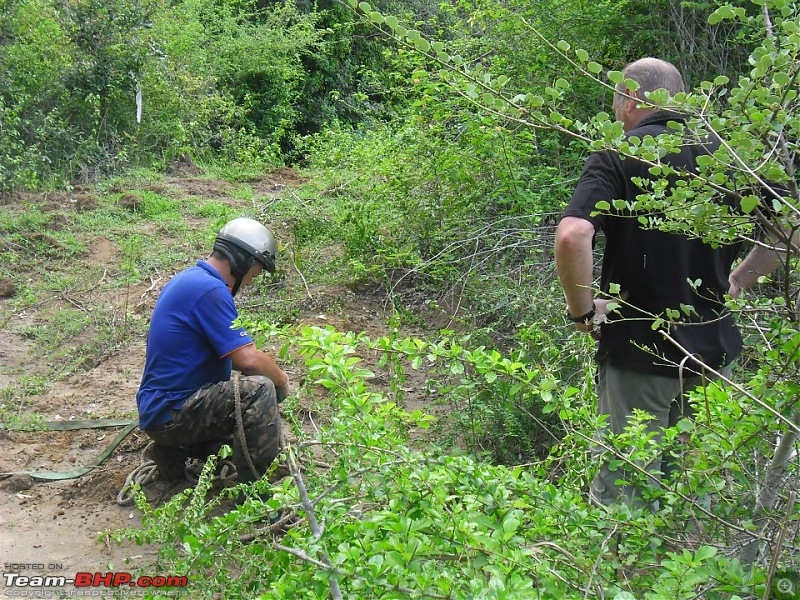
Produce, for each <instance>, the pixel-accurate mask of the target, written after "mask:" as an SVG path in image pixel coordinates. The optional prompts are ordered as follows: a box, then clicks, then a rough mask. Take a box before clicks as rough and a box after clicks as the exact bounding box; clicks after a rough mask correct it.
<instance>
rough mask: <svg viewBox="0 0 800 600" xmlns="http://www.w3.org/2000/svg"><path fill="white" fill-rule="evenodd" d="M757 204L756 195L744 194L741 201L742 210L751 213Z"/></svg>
mask: <svg viewBox="0 0 800 600" xmlns="http://www.w3.org/2000/svg"><path fill="white" fill-rule="evenodd" d="M756 206H758V198H757V197H756V196H745V197H744V198H742V201H741V208H742V212H744V213H751V212H753V210H754V209H755V207H756Z"/></svg>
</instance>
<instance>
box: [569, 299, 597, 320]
mask: <svg viewBox="0 0 800 600" xmlns="http://www.w3.org/2000/svg"><path fill="white" fill-rule="evenodd" d="M596 308H597V307H596V306H595V304H594V302H592V308H590V309H589V312H587V313H586V314H585V315H581V316H580V317H573V316H572V315H571V314H569V308H567V318H568V319H569V320H570V321H572V322H573V323H583V324H584V325H590V324H591V322H592V319H594V311H595V309H596Z"/></svg>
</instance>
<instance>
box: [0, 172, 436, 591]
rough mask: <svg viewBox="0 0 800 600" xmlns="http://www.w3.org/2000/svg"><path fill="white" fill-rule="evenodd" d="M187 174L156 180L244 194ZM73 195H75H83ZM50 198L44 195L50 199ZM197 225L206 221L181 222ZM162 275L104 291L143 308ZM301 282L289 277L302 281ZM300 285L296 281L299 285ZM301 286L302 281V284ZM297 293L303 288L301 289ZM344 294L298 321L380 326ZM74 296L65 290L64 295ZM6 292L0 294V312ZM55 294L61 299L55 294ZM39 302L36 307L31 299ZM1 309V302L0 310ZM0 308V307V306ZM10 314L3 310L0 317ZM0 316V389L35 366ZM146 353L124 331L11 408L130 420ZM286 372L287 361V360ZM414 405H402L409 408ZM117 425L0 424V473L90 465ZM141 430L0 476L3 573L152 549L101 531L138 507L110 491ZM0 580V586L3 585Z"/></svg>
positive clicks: (125, 567) (146, 556)
mask: <svg viewBox="0 0 800 600" xmlns="http://www.w3.org/2000/svg"><path fill="white" fill-rule="evenodd" d="M193 175H194V173H187V172H181V171H180V169H178V171H177V172H173V173H172V174H171V175H170V176H169V177H168V178H167V179H166V181H165V184H164V187H165V189H167V190H169V191H170V193H171V194H181V193H182V194H186V195H195V196H202V197H206V198H209V199H213V200H214V201H215V202H220V201H222V202H226V203H231V204H233V205H237V203H239V204H241V203H243V202H245V201H243V200H240V199H236V198H233V197H231V196H230V195H229V193H230V190H229V188H230V184H228V183H226V182H222V181H213V180H208V179H200V178H197V177H194V176H193ZM292 183H296V180H295V176H294V174H293V173H292V172H290V171H286V170H282V171H277V172H275V173H273V174H271V175H270V176H269V177H264V178H261V179H258V180H254V181H253V182H251V185H252V186H253V187H254V189H255V190H256V193H257V194H258V195H261V196H267V197H268V196H274V195H276V194H280V193H281V192H282V190H284V188H285V187H286V186H287V185H291V184H292ZM81 198H84V200H83V201H82V200H81ZM56 200H58V199H52V200H51V201H56ZM61 201H62V202H70V203H72V205H74V206H75V207H80V206H84V208H85V209H89V210H90V209H91V201H86V200H85V196H81V195H80V194H78V195H77V197H76V195H75V194H73V195H71V196H70V195H67V196H66V197H63V198H61ZM189 225H190V226H197V227H201V226H202V227H205V226H207V224H206V223H205V222H199V221H198V222H196V223H189ZM119 257H120V250H119V249H118V248H115V247H114V245H113V244H112V243H110V242H109V241H108V240H105V239H102V238H101V239H98V240H97V241H96V243H93V244H92V246H91V248H90V251H89V252H88V254H87V256H86V257H85V260H89V261H94V262H95V263H97V264H98V265H102V266H104V267H107V269H108V272H109V273H111V272H114V271H117V270H118V268H117V264H116V263H118V262H119ZM167 280H168V277H166V276H165V277H163V278H162V279H161V280H160V281H158V282H152V281H151V282H144V283H141V284H138V285H137V286H135V287H134V289H133V290H131V289H122V288H118V291H116V292H113V291H104V294H107V297H106V298H105V300H106V301H107V302H109V303H111V304H113V305H114V306H116V307H119V309H120V311H124V310H125V308H126V307H127V309H130V307H131V303H132V299H133V300H135V301H136V305H135V306H134V310H136V311H138V312H139V313H141V314H143V315H149V313H150V311H151V310H152V307H153V305H154V303H155V300H156V297H157V295H158V291H159V290H160V288H161V286H162V285H163V284H164V283H166V281H167ZM305 283H306V282H305V281H304V282H303V283H300V284H298V285H299V286H305ZM301 289H303V288H301ZM307 291H308V290H307ZM303 293H306V292H303ZM308 293H313V294H314V295H320V294H321V295H324V294H326V293H337V291H336V290H324V289H313V288H312V290H310V291H308ZM343 296H344V297H345V300H344V301H343V302H340V303H339V306H340V307H341V308H340V309H339V310H337V312H336V314H335V315H329V314H325V313H324V312H320V311H319V310H318V309H316V308H315V303H314V302H307V303H304V307H305V308H304V309H302V310H301V311H300V313H301V314H300V317H299V323H309V324H318V325H322V326H324V325H328V324H332V325H334V326H335V327H337V328H340V329H343V330H348V329H353V330H356V331H360V332H361V331H363V332H366V333H368V334H370V335H372V336H378V335H383V334H385V333H387V329H386V327H385V324H384V321H383V318H382V317H383V312H384V309H385V304H384V298H383V297H381V296H380V295H379V294H377V293H376V294H374V295H373V296H372V297H371V296H370V295H369V294H368V293H367V294H365V293H360V294H349V295H343ZM67 300H71V301H72V302H73V303H75V302H76V300H75V299H74V298H71V299H67ZM8 301H9V300H8V299H7V298H6V299H4V298H0V311H3V308H4V307H3V304H2V303H4V302H8ZM54 301H58V302H63V301H64V299H63V298H62V299H54ZM36 307H39V308H36ZM36 307H34V308H32V309H29V310H25V311H24V312H23V313H20V314H16V315H12V316H13V318H14V319H15V320H18V321H17V324H19V323H23V324H24V323H31V324H33V323H36V322H38V321H39V319H40V318H41V317H42V315H40V314H38V311H39V310H42V311H44V310H52V309H53V306H52V303H51V302H46V301H44V302H38V303H37V304H36ZM4 312H5V311H4ZM0 314H2V313H0ZM8 317H9V315H6V316H5V320H6V322H7V319H8ZM3 321H4V320H3V319H0V324H2V325H0V388H8V387H11V386H13V385H14V384H15V383H16V382H17V379H18V374H19V373H20V372H26V373H28V374H33V373H42V372H43V367H42V365H41V364H37V356H36V353H35V352H33V346H32V343H31V342H30V341H29V340H28V339H27V338H26V337H25V336H22V335H18V334H16V333H13V332H12V331H9V330H8V329H9V328H6V327H5V326H4V325H5V323H4V322H3ZM144 356H145V339H144V336H138V337H136V338H134V339H132V340H131V341H130V342H129V343H128V344H127V345H126V346H125V347H121V348H117V349H116V350H115V351H114V352H113V353H110V354H108V355H106V356H103V357H102V359H101V360H100V362H99V363H98V364H95V365H93V366H91V368H87V369H86V370H84V371H82V372H78V373H75V374H73V375H71V376H69V377H67V378H65V379H61V380H57V381H55V382H54V383H53V385H52V386H51V387H50V388H49V389H47V390H46V391H45V392H44V393H42V394H40V395H33V396H27V397H26V398H25V400H24V405H23V406H22V407H21V409H20V412H21V414H22V415H23V416H24V415H26V414H38V415H41V416H42V417H43V418H44V420H45V421H71V420H83V419H93V420H94V419H120V418H127V419H134V418H135V409H136V404H135V394H136V390H137V388H138V385H139V378H140V376H141V372H142V368H143V364H144ZM290 372H291V369H290ZM416 377H418V381H416V382H415V381H414V380H413V377H412V378H410V379H409V381H408V382H407V386H408V388H409V393H408V394H407V397H408V398H409V402H410V403H412V404H417V405H418V400H416V398H419V397H421V396H422V393H421V392H420V394H415V393H414V389H415V388H419V389H420V390H423V389H424V385H425V383H424V381H423V378H422V376H421V375H418V376H416ZM415 407H417V406H410V407H409V409H413V408H415ZM122 429H123V428H122V427H121V426H115V427H109V428H105V429H79V430H72V431H33V432H21V431H13V430H12V431H9V430H0V448H2V452H1V453H0V473H31V472H39V471H57V472H62V471H71V470H74V469H77V468H79V467H83V466H86V465H89V464H90V463H91V462H92V461H93V460H94V459H95V458H96V457H97V456H99V455H100V453H101V452H102V451H103V450H104V449H105V448H106V447H107V445H108V444H109V443H110V442H111V440H113V439H114V438H115V436H116V435H117V434H118V433H119V432H120V431H121V430H122ZM147 442H148V440H147V438H146V436H145V435H144V434H143V433H142V432H140V431H139V430H138V429H134V430H133V431H132V432H131V433H130V434H129V435H128V436H127V437H125V438H124V440H123V441H122V442H121V443H120V445H119V446H118V447H117V448H116V449H115V450H114V451H113V453H112V454H111V455H110V456H109V457H108V458H107V459H106V460H105V461H104V462H103V463H102V464H101V465H100V466H99V467H97V468H95V469H93V470H92V471H90V472H89V473H88V474H85V475H83V476H81V477H77V478H73V479H66V480H62V481H51V482H48V481H41V480H37V479H36V478H35V477H31V476H30V475H28V474H17V475H13V476H10V477H9V476H4V477H3V478H2V481H0V549H1V552H0V553H1V554H2V563H3V572H4V573H9V572H14V573H21V574H23V575H39V576H44V575H53V576H66V577H70V576H73V575H74V574H75V573H76V572H96V571H101V572H107V571H133V570H134V569H133V568H132V567H131V565H133V566H140V565H147V564H148V563H149V561H150V560H152V559H153V557H154V556H155V553H154V550H153V549H152V548H146V547H137V546H135V545H133V544H128V545H124V546H118V545H116V544H114V543H109V542H107V541H106V540H105V536H104V535H103V532H107V531H111V530H115V529H119V528H123V527H128V526H136V525H137V524H138V523H139V522H140V514H139V513H138V511H137V510H136V509H135V508H134V507H132V506H120V505H119V504H118V503H117V501H116V498H117V495H118V493H119V492H120V490H121V489H122V487H123V486H124V483H125V480H126V477H127V476H128V474H129V473H131V471H132V470H133V469H134V468H135V467H137V466H138V465H139V464H141V461H142V456H141V454H142V451H143V449H144V447H145V446H146V445H147ZM175 491H176V489H175V488H174V487H172V488H170V487H169V486H167V485H166V484H163V483H160V482H154V483H151V484H148V488H147V489H146V493H147V496H148V498H149V499H151V500H152V501H155V502H159V501H163V500H164V499H166V498H168V497H169V496H170V495H171V494H172V493H174V492H175ZM5 583H6V582H5V580H4V581H0V587H5Z"/></svg>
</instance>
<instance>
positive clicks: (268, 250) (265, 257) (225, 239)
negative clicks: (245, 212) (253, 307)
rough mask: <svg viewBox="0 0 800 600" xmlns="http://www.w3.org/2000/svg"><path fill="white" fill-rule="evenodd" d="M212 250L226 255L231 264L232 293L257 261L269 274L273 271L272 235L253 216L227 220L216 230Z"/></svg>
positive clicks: (273, 247) (273, 239) (274, 256)
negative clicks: (217, 231) (233, 278)
mask: <svg viewBox="0 0 800 600" xmlns="http://www.w3.org/2000/svg"><path fill="white" fill-rule="evenodd" d="M214 250H216V251H218V252H221V253H222V254H223V255H225V257H226V258H227V259H228V261H229V262H230V264H231V274H232V275H233V276H234V277H236V285H234V288H233V294H234V295H236V292H237V291H238V290H239V286H240V285H241V283H242V279H244V276H245V275H246V274H247V272H248V271H249V270H250V268H251V267H252V266H253V265H254V264H255V263H256V261H258V262H260V263H261V264H262V265H263V266H264V269H266V270H267V271H269V272H270V273H274V272H275V259H276V258H277V251H276V248H275V238H274V237H273V236H272V233H271V232H270V230H269V229H267V228H266V227H264V226H263V225H262V224H261V223H259V222H258V221H254V220H253V219H247V218H244V217H242V218H238V219H234V220H233V221H230V222H229V223H227V224H226V225H225V226H224V227H223V228H222V229H220V230H219V233H217V239H216V240H215V242H214Z"/></svg>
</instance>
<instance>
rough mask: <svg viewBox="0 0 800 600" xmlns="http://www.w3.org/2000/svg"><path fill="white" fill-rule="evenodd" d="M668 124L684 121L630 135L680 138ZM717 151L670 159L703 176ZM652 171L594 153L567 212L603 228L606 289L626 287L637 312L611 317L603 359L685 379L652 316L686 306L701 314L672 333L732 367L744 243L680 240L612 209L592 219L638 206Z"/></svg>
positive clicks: (663, 117)
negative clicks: (737, 263)
mask: <svg viewBox="0 0 800 600" xmlns="http://www.w3.org/2000/svg"><path fill="white" fill-rule="evenodd" d="M668 121H680V117H678V116H677V115H674V114H671V113H663V112H661V113H659V112H656V113H653V114H651V115H648V116H647V117H645V118H644V119H643V120H642V121H641V122H640V123H639V124H638V125H637V126H636V127H635V128H634V129H632V130H630V131H629V132H627V135H628V136H637V137H639V138H644V137H645V136H653V137H656V136H658V135H659V134H662V133H666V132H668V131H669V132H672V130H669V129H668V128H667V126H666V123H667V122H668ZM710 150H713V146H712V147H710V146H709V145H700V144H697V145H685V146H682V147H681V149H680V152H678V153H674V154H668V155H667V156H666V157H664V158H663V161H664V162H666V163H668V164H670V165H672V166H673V167H675V168H676V169H678V170H695V168H696V162H695V159H696V157H697V156H698V155H700V154H705V153H708V152H709V151H710ZM648 169H649V165H647V164H645V163H642V162H640V161H637V160H635V159H631V158H624V159H623V158H621V157H620V156H619V155H618V154H617V153H614V152H610V151H602V152H597V153H594V154H592V155H591V156H590V157H589V159H588V160H587V161H586V166H585V167H584V171H583V174H582V175H581V178H580V181H579V182H578V186H577V189H576V190H575V193H574V194H573V196H572V200H571V201H570V203H569V206H568V207H567V208H566V210H565V211H564V213H563V216H571V217H580V218H583V219H586V220H588V221H590V222H591V223H592V224H593V225H594V227H595V230H598V229H600V230H602V231H603V233H604V234H605V251H604V254H603V264H602V270H601V275H600V289H601V291H602V292H606V293H607V292H609V289H610V286H611V284H612V283H613V284H619V285H620V289H621V290H622V291H627V292H628V293H629V294H630V297H629V298H628V299H627V301H626V302H627V303H629V304H631V305H633V307H635V308H632V307H629V306H623V307H622V308H621V309H620V310H619V311H618V314H617V315H615V314H613V313H612V315H610V316H609V322H608V323H606V324H604V325H603V326H602V335H601V337H600V343H599V346H598V351H597V360H598V361H601V360H603V359H605V358H606V357H608V358H609V360H610V362H611V364H612V365H614V366H616V367H619V368H623V369H631V370H634V371H638V372H643V373H651V374H658V375H666V376H673V377H677V376H678V368H677V367H676V366H675V364H679V363H681V361H682V360H683V359H684V356H685V354H683V353H682V352H681V351H680V350H678V349H677V348H675V346H674V345H673V344H672V343H670V342H669V341H668V340H666V339H664V337H663V336H662V335H661V333H659V331H657V330H653V328H652V325H653V322H654V320H653V318H652V317H651V316H650V315H658V316H664V314H665V311H666V309H668V308H670V309H677V310H681V306H682V305H683V306H684V307H689V306H691V307H693V309H694V311H696V312H691V313H690V314H689V315H687V314H685V313H684V312H682V318H683V321H684V322H685V323H686V324H682V325H680V326H674V327H671V328H670V331H669V332H670V335H671V336H672V337H673V338H675V339H676V340H677V341H678V343H680V344H681V345H682V346H683V347H684V348H686V350H688V351H689V352H691V353H693V354H694V355H696V356H699V357H701V358H702V360H703V362H705V363H707V364H708V365H709V366H711V367H713V368H717V367H720V366H723V365H727V364H728V363H730V362H731V361H733V360H734V359H735V358H736V357H737V356H738V355H739V353H740V352H741V347H742V339H741V336H740V334H739V331H738V329H737V328H736V325H735V323H734V322H733V318H732V316H731V314H730V312H728V311H727V310H726V308H725V306H724V303H723V295H724V294H725V293H726V292H727V291H728V287H729V284H728V275H729V274H730V270H731V264H732V263H733V261H734V259H735V258H736V256H737V254H738V251H739V245H737V244H734V245H728V246H721V247H718V248H712V247H711V246H710V245H709V244H706V243H704V242H702V241H701V240H697V239H689V238H687V237H685V236H683V235H680V234H675V233H668V232H663V231H658V230H652V229H643V228H642V226H641V225H640V224H639V222H638V220H637V219H636V216H635V215H634V216H630V213H628V215H627V216H621V213H617V214H613V212H614V211H613V209H612V211H610V212H611V214H609V211H606V212H605V214H599V215H594V216H592V214H591V213H592V212H594V211H595V210H596V205H597V203H598V202H600V201H606V202H609V203H611V202H612V201H614V200H618V199H625V200H631V201H633V200H635V199H636V196H637V195H639V194H641V193H643V191H642V189H641V188H639V187H638V186H636V185H635V184H634V183H633V179H634V178H639V177H641V178H645V179H651V180H652V179H653V177H652V175H650V173H649V171H648ZM721 201H725V199H721ZM697 280H700V281H701V283H700V285H699V286H697V287H696V288H693V287H692V285H690V284H689V281H692V282H696V281H697ZM612 319H613V320H612ZM665 327H666V326H665ZM643 348H646V349H649V351H648V350H645V349H643ZM691 363H692V361H686V363H685V367H686V368H692V369H696V368H697V365H695V364H691Z"/></svg>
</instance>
